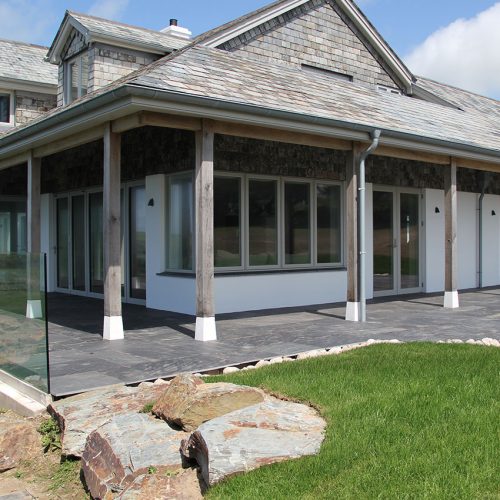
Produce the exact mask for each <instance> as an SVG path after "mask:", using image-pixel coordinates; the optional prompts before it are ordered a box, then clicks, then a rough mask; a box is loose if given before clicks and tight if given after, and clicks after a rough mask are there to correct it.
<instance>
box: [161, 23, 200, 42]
mask: <svg viewBox="0 0 500 500" xmlns="http://www.w3.org/2000/svg"><path fill="white" fill-rule="evenodd" d="M161 32H162V33H166V34H167V35H170V36H174V37H175V38H180V39H182V40H189V39H190V38H191V35H192V33H191V31H189V30H188V29H187V28H183V27H181V26H178V21H177V19H170V25H169V26H167V27H166V28H163V29H162V30H161Z"/></svg>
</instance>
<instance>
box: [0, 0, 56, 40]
mask: <svg viewBox="0 0 500 500" xmlns="http://www.w3.org/2000/svg"><path fill="white" fill-rule="evenodd" d="M55 10H56V9H54V6H53V5H52V2H51V1H50V0H0V37H1V38H6V39H9V40H18V41H24V42H31V43H41V44H47V43H48V41H49V39H50V41H52V38H51V36H53V35H54V22H55V20H56V17H57V14H58V13H56V12H55Z"/></svg>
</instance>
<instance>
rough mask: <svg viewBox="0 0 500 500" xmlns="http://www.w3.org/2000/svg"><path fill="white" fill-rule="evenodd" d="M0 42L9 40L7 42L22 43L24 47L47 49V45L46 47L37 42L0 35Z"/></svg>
mask: <svg viewBox="0 0 500 500" xmlns="http://www.w3.org/2000/svg"><path fill="white" fill-rule="evenodd" d="M0 42H9V43H15V44H16V45H24V46H25V47H33V48H35V49H44V50H48V47H46V46H45V45H38V44H37V43H29V42H21V41H19V40H9V39H8V38H1V37H0Z"/></svg>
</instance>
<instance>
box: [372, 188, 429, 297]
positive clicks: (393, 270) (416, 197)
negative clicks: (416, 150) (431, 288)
mask: <svg viewBox="0 0 500 500" xmlns="http://www.w3.org/2000/svg"><path fill="white" fill-rule="evenodd" d="M420 200H421V194H420V192H418V191H417V190H410V189H399V188H385V187H376V188H374V190H373V292H374V295H375V296H382V295H396V294H404V293H415V292H419V291H421V290H422V280H421V246H422V245H421V239H422V234H421V225H422V224H421V215H420V211H421V207H420Z"/></svg>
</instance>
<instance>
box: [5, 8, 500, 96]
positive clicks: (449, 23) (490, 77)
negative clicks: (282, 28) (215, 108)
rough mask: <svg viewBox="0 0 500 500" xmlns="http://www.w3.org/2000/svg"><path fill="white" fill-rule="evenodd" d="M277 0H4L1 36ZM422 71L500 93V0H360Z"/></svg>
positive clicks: (39, 34) (203, 25) (48, 33)
mask: <svg viewBox="0 0 500 500" xmlns="http://www.w3.org/2000/svg"><path fill="white" fill-rule="evenodd" d="M270 1H271V0H183V1H180V0H0V38H7V39H13V40H20V41H25V42H30V43H38V44H42V45H50V43H51V42H52V39H53V37H54V35H55V33H56V31H57V28H58V27H59V24H60V22H61V20H62V18H63V16H64V11H65V10H66V9H70V10H75V11H78V12H86V13H91V14H94V15H97V16H101V17H106V18H110V19H114V20H117V21H122V22H125V23H128V24H134V25H137V26H143V27H146V28H150V29H155V30H158V29H161V28H163V27H165V26H167V25H168V23H169V19H170V18H176V19H178V20H179V24H180V25H182V26H184V27H187V28H189V29H190V30H191V31H192V32H193V34H195V35H196V34H199V33H202V32H203V31H206V30H209V29H211V28H214V27H216V26H218V25H220V24H222V23H224V22H226V21H230V20H232V19H234V18H236V17H238V16H240V15H243V14H246V13H247V12H250V11H252V10H254V9H257V8H259V7H262V6H264V5H266V4H268V3H270ZM357 3H358V5H359V6H360V8H361V9H362V10H363V12H364V13H365V14H366V15H367V17H368V18H369V19H370V21H371V22H372V24H373V25H374V26H375V27H376V28H377V30H378V31H379V32H380V33H381V34H382V36H383V37H384V38H385V39H386V41H387V42H388V43H389V44H390V45H391V46H392V48H393V49H394V50H395V51H396V53H397V54H398V55H399V56H400V57H401V58H402V59H403V60H404V61H405V63H406V64H407V65H408V66H409V68H410V69H411V70H412V71H413V72H414V73H415V74H417V75H422V76H427V77H429V78H434V79H436V80H438V81H442V82H445V83H449V84H452V85H456V86H458V87H461V88H465V89H467V90H471V91H473V92H477V93H480V94H483V95H487V96H489V97H493V98H495V99H500V0H418V1H415V0H358V2H357Z"/></svg>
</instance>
